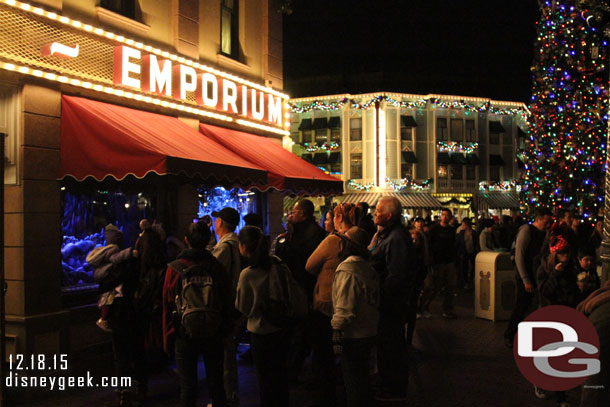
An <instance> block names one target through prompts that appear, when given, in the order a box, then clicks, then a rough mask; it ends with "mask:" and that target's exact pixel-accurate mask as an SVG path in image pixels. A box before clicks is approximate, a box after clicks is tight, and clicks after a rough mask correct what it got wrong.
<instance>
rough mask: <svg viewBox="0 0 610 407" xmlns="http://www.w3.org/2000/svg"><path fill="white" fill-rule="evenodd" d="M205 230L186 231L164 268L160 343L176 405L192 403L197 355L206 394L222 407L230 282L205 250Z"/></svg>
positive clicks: (200, 227) (197, 227)
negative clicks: (170, 365)
mask: <svg viewBox="0 0 610 407" xmlns="http://www.w3.org/2000/svg"><path fill="white" fill-rule="evenodd" d="M210 235H211V233H210V229H209V228H208V226H207V225H206V224H205V223H203V222H197V223H193V224H191V225H190V226H189V228H188V231H187V233H186V237H185V243H186V245H187V249H185V250H184V251H182V253H180V255H179V256H178V259H177V260H175V261H173V262H171V263H170V264H169V265H168V268H167V271H166V273H165V282H164V284H163V340H164V347H165V350H166V352H168V353H171V352H172V350H173V351H174V352H175V357H176V365H177V369H178V376H179V380H180V406H182V407H194V406H195V403H196V402H197V360H198V358H199V354H202V355H203V363H204V365H205V370H206V380H207V384H208V393H209V395H210V398H211V399H212V404H213V405H214V407H225V406H227V400H226V394H225V389H224V384H223V354H224V347H223V339H224V338H225V337H226V336H227V334H228V333H229V331H230V329H231V323H230V322H231V319H230V318H231V312H232V310H233V305H232V304H231V300H232V293H231V283H230V281H229V279H228V278H227V274H226V272H225V270H224V268H223V266H222V265H221V264H220V262H219V261H218V260H216V258H215V257H214V256H213V255H212V254H211V253H210V252H209V251H208V250H206V245H207V244H208V241H209V240H210Z"/></svg>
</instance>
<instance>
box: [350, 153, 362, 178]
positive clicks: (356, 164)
mask: <svg viewBox="0 0 610 407" xmlns="http://www.w3.org/2000/svg"><path fill="white" fill-rule="evenodd" d="M349 161H350V162H349V169H350V172H349V175H350V176H349V177H350V179H360V178H362V154H360V153H352V154H351V155H350V160H349Z"/></svg>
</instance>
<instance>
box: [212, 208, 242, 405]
mask: <svg viewBox="0 0 610 407" xmlns="http://www.w3.org/2000/svg"><path fill="white" fill-rule="evenodd" d="M212 216H213V217H214V218H215V220H214V230H215V231H216V234H217V235H218V243H216V245H215V246H214V247H213V248H212V254H213V255H214V257H216V259H217V260H218V261H219V262H220V264H222V265H223V266H224V268H225V272H226V273H227V275H228V278H229V280H230V281H231V289H232V294H233V296H232V299H231V303H233V301H234V299H235V290H236V289H237V282H238V280H239V273H241V260H240V257H241V255H240V254H239V247H238V242H237V235H236V234H235V228H236V227H237V224H238V223H239V213H238V212H237V211H236V210H235V209H233V208H230V207H226V208H222V209H221V210H220V211H218V212H216V211H215V212H212ZM240 317H241V314H240V313H239V312H238V311H236V310H235V311H234V312H233V315H232V318H231V319H232V332H231V334H230V335H228V336H227V337H226V338H225V342H224V349H225V351H224V385H225V391H226V393H227V402H228V403H229V405H231V406H239V397H238V379H237V335H238V333H239V329H240V326H241V325H242V320H241V318H240Z"/></svg>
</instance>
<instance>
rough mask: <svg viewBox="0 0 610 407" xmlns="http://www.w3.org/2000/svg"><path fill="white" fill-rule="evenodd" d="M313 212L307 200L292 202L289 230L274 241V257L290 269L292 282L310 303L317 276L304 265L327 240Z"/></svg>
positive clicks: (312, 207)
mask: <svg viewBox="0 0 610 407" xmlns="http://www.w3.org/2000/svg"><path fill="white" fill-rule="evenodd" d="M313 212H314V206H313V203H312V202H311V201H310V200H309V199H301V200H299V201H298V202H297V203H295V204H294V207H293V208H292V211H291V212H290V214H289V215H288V225H287V229H288V231H287V232H286V233H282V234H281V235H279V236H278V237H277V238H276V239H275V242H274V249H273V252H274V254H275V255H276V256H277V257H279V258H280V259H282V260H283V261H284V262H285V263H286V265H287V266H288V267H289V268H290V271H291V272H292V274H293V275H294V277H295V279H296V280H297V281H298V282H299V284H300V285H301V286H302V287H303V289H304V290H305V292H307V295H308V297H309V300H310V301H311V300H312V298H313V288H314V286H315V284H316V277H315V276H312V275H311V274H310V273H308V272H307V271H306V270H305V264H306V263H307V259H308V258H309V256H311V253H313V251H314V250H315V249H316V247H318V245H319V244H320V242H321V241H322V240H324V238H325V237H326V233H325V232H324V229H322V228H321V227H320V226H319V225H318V224H317V222H316V219H315V218H314V216H313Z"/></svg>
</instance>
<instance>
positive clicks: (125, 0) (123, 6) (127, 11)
mask: <svg viewBox="0 0 610 407" xmlns="http://www.w3.org/2000/svg"><path fill="white" fill-rule="evenodd" d="M137 1H138V0H100V3H99V4H100V7H101V8H104V9H106V10H109V11H112V12H113V13H116V14H119V15H121V16H123V17H126V18H129V19H130V20H134V21H137V18H136V17H137V14H138V11H137V9H138V7H137ZM115 3H117V4H118V7H117V6H116V5H117V4H115Z"/></svg>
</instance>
